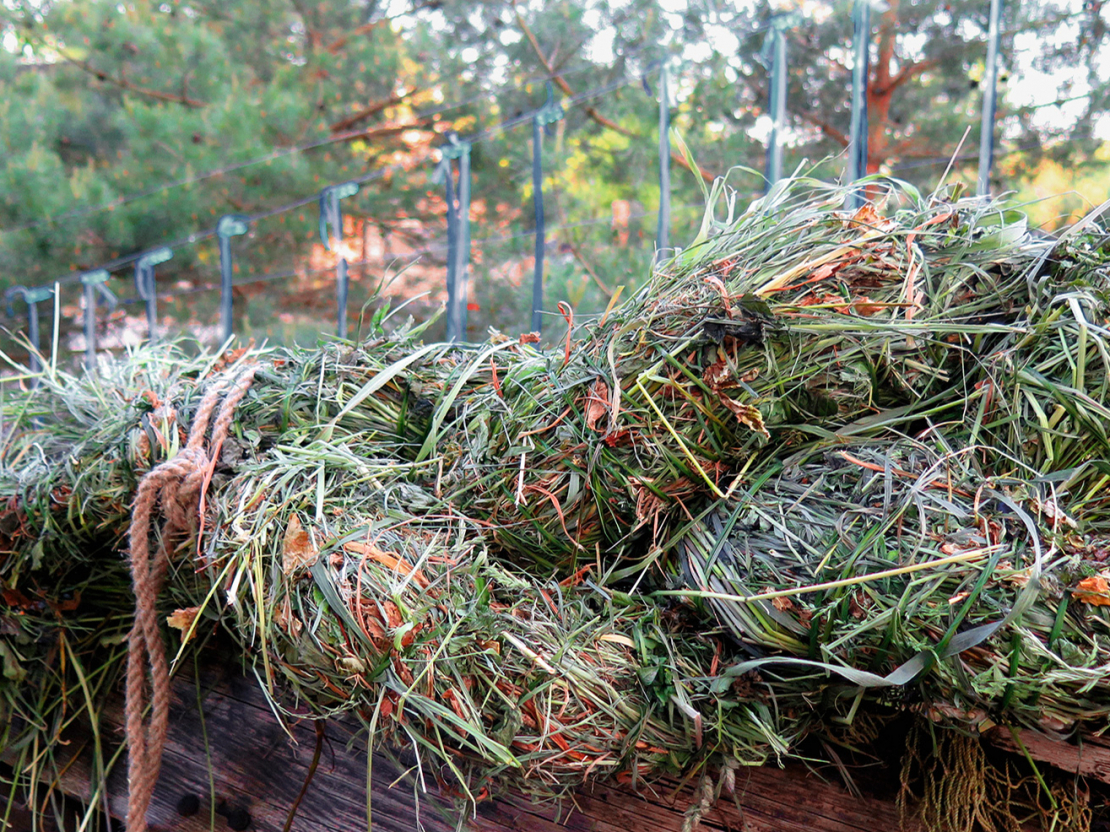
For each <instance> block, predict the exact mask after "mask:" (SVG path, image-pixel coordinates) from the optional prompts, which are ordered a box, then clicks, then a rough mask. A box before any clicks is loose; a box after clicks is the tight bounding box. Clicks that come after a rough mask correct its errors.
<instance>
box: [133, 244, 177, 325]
mask: <svg viewBox="0 0 1110 832" xmlns="http://www.w3.org/2000/svg"><path fill="white" fill-rule="evenodd" d="M172 257H173V252H172V251H170V250H169V249H168V248H166V247H165V246H162V247H161V248H156V249H154V251H148V252H147V253H146V254H144V255H143V256H142V257H140V258H139V259H138V260H136V261H135V289H136V290H137V291H138V293H139V297H140V298H141V299H142V300H144V301H146V323H147V331H148V340H149V341H150V343H152V344H153V343H154V342H155V341H156V340H158V339H157V334H156V332H155V330H156V327H157V326H158V295H157V292H156V291H155V288H156V287H155V282H154V267H155V266H157V265H158V264H159V263H165V262H166V261H167V260H169V259H170V258H172Z"/></svg>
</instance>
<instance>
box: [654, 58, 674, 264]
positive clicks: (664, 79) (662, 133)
mask: <svg viewBox="0 0 1110 832" xmlns="http://www.w3.org/2000/svg"><path fill="white" fill-rule="evenodd" d="M669 72H670V70H669V68H668V67H667V62H666V61H664V62H663V65H662V66H661V67H660V69H659V223H658V225H657V226H656V228H655V260H656V262H658V261H659V260H660V258H661V256H662V251H663V249H665V248H666V247H667V246H668V245H669V244H670V239H669V235H670V229H671V137H670V134H669V132H668V131H669V130H670V128H671V109H670V108H671V91H670V78H669V77H668V74H669Z"/></svg>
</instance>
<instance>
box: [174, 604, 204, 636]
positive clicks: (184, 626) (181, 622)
mask: <svg viewBox="0 0 1110 832" xmlns="http://www.w3.org/2000/svg"><path fill="white" fill-rule="evenodd" d="M199 613H200V607H189V608H187V609H183V610H174V611H173V612H172V613H171V614H170V615H167V616H166V623H167V624H169V625H170V626H171V627H173V628H174V629H177V630H180V631H181V634H182V637H183V638H184V639H185V640H186V641H188V640H189V639H191V638H192V637H193V636H195V635H196V630H193V631H192V632H189V631H190V630H191V629H192V626H193V622H194V621H196V618H197V615H198V614H199Z"/></svg>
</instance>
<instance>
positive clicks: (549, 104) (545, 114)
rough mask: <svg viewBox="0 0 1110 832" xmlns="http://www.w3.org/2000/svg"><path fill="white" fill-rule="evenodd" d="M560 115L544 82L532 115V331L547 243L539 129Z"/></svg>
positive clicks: (539, 318) (539, 312)
mask: <svg viewBox="0 0 1110 832" xmlns="http://www.w3.org/2000/svg"><path fill="white" fill-rule="evenodd" d="M562 117H563V108H562V107H561V106H560V105H559V104H557V103H556V102H555V90H554V88H553V87H552V85H551V82H550V81H548V82H547V101H546V102H545V103H544V105H543V106H542V107H540V108H539V109H538V110H537V111H536V114H535V115H534V116H533V117H532V206H533V208H535V212H536V268H535V271H534V273H533V275H532V332H539V331H540V329H541V327H542V326H543V258H544V251H545V249H546V247H547V238H546V231H545V227H544V216H543V132H544V128H546V127H548V125H551V124H554V123H555V122H556V121H558V120H559V119H561V118H562Z"/></svg>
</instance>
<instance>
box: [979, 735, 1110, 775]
mask: <svg viewBox="0 0 1110 832" xmlns="http://www.w3.org/2000/svg"><path fill="white" fill-rule="evenodd" d="M986 738H987V740H988V742H990V743H991V744H992V745H994V746H996V747H997V748H1001V749H1004V750H1005V751H1010V752H1013V753H1015V754H1028V755H1029V756H1030V757H1032V758H1033V759H1034V760H1036V761H1037V762H1039V763H1047V764H1048V765H1050V766H1055V767H1056V768H1058V769H1062V770H1063V771H1066V772H1068V773H1069V774H1080V775H1082V776H1084V777H1091V778H1093V779H1095V780H1099V781H1101V782H1103V783H1110V740H1107V739H1105V738H1104V737H1096V736H1080V737H1077V738H1076V739H1075V740H1074V741H1066V740H1057V739H1053V738H1051V737H1047V736H1045V735H1044V734H1038V733H1036V732H1035V731H1030V730H1028V729H1022V730H1020V731H1017V732H1016V739H1015V733H1014V732H1012V731H1011V730H1010V729H1009V728H1003V727H1001V726H999V727H996V728H992V729H991V730H990V731H989V732H988V733H987V736H986Z"/></svg>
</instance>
